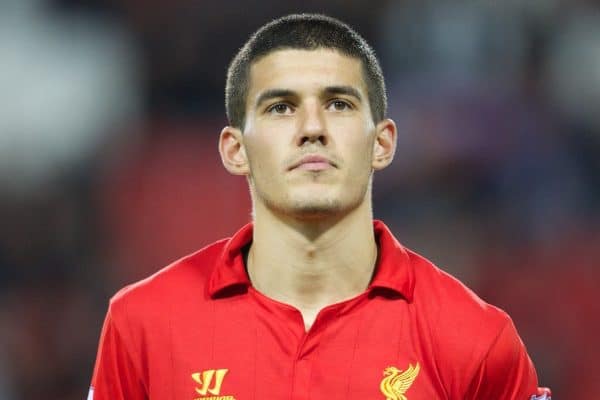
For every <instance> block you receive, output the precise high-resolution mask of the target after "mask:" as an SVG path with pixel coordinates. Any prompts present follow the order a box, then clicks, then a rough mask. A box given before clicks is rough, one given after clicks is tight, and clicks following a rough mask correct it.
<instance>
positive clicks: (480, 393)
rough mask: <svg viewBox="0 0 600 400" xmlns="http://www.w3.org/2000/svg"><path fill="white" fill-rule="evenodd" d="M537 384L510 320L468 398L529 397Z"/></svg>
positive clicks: (524, 399) (522, 399)
mask: <svg viewBox="0 0 600 400" xmlns="http://www.w3.org/2000/svg"><path fill="white" fill-rule="evenodd" d="M537 384H538V378H537V374H536V372H535V368H534V366H533V363H532V362H531V359H530V358H529V356H528V355H527V351H526V349H525V345H524V344H523V342H522V341H521V339H520V338H519V335H518V334H517V331H516V329H515V327H514V325H513V323H512V321H510V320H509V321H508V323H507V324H506V325H505V326H504V328H503V329H502V331H501V332H500V334H499V336H498V337H497V338H496V340H495V341H494V343H493V344H492V346H491V348H490V350H489V352H488V354H487V356H486V357H485V358H484V360H483V362H482V363H481V365H480V367H479V369H478V371H477V373H476V374H475V377H474V379H473V381H472V382H471V385H470V390H469V394H470V395H469V396H468V397H467V398H469V399H473V400H475V399H502V400H529V399H531V397H532V396H534V395H535V394H536V392H537Z"/></svg>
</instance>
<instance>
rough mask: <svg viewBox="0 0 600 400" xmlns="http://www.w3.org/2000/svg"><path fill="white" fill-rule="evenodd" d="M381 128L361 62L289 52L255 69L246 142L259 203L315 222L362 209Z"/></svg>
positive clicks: (330, 53)
mask: <svg viewBox="0 0 600 400" xmlns="http://www.w3.org/2000/svg"><path fill="white" fill-rule="evenodd" d="M375 131H376V127H375V124H374V123H373V120H372V117H371V111H370V108H369V102H368V96H367V87H366V85H365V82H364V79H363V74H362V68H361V62H360V60H358V59H355V58H351V57H347V56H344V55H342V54H340V53H338V52H336V51H333V50H327V49H318V50H291V49H290V50H279V51H275V52H273V53H271V54H269V55H267V56H266V57H264V58H262V59H259V60H258V61H257V62H256V63H254V64H253V65H252V66H251V69H250V85H249V91H248V97H247V100H246V124H245V126H244V129H243V135H242V141H243V147H244V149H245V154H246V157H247V160H248V167H249V182H250V186H251V190H252V194H253V198H254V201H255V202H261V203H262V204H264V205H265V206H266V207H267V208H269V209H271V210H272V211H275V212H278V213H283V214H285V215H289V216H294V217H300V218H315V217H321V216H326V215H334V214H343V213H346V212H349V211H351V210H353V209H355V208H356V207H357V206H359V205H360V204H361V203H362V202H363V201H365V199H367V196H370V190H369V188H370V181H371V175H372V171H373V166H372V159H373V148H374V147H373V146H374V140H375Z"/></svg>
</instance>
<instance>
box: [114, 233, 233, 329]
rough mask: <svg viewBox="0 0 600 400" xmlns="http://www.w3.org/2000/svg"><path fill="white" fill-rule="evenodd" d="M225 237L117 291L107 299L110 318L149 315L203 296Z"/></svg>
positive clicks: (158, 313) (205, 296)
mask: <svg viewBox="0 0 600 400" xmlns="http://www.w3.org/2000/svg"><path fill="white" fill-rule="evenodd" d="M227 241H228V239H223V240H219V241H217V242H214V243H212V244H210V245H208V246H206V247H204V248H202V249H200V250H198V251H196V252H194V253H192V254H190V255H187V256H185V257H183V258H181V259H179V260H176V261H174V262H173V263H171V264H169V265H168V266H166V267H164V268H162V269H161V270H159V271H158V272H156V273H154V274H153V275H151V276H149V277H147V278H145V279H142V280H140V281H138V282H135V283H132V284H130V285H127V286H125V287H123V288H122V289H121V290H119V291H118V292H117V293H116V294H115V295H114V296H113V297H112V298H111V300H110V305H109V310H110V313H111V315H112V316H113V318H118V317H119V316H124V315H125V314H127V315H135V316H143V317H144V318H151V317H152V316H153V315H156V316H158V315H161V314H162V313H164V312H165V311H166V309H167V308H169V309H170V308H173V307H176V306H177V303H180V304H181V303H185V302H186V300H189V299H190V298H194V299H196V300H198V301H202V300H203V299H206V298H207V293H206V286H207V284H208V281H209V279H210V276H211V273H212V271H213V269H214V268H215V266H216V265H217V263H218V262H219V261H220V257H221V254H222V252H223V248H224V247H225V245H226V244H227Z"/></svg>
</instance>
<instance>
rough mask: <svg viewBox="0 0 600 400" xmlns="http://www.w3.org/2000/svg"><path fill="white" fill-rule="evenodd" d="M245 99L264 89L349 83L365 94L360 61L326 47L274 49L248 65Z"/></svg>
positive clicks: (316, 88) (297, 88) (308, 88)
mask: <svg viewBox="0 0 600 400" xmlns="http://www.w3.org/2000/svg"><path fill="white" fill-rule="evenodd" d="M249 83H250V84H249V91H248V94H249V96H248V99H249V100H250V99H253V98H254V97H255V96H257V95H259V94H260V93H261V92H263V91H264V90H269V89H276V88H277V89H290V90H295V91H300V92H302V91H310V90H318V89H319V88H322V87H327V86H342V85H345V86H353V87H355V88H356V89H357V90H359V92H361V94H362V95H363V96H366V92H367V90H366V84H365V81H364V77H363V73H362V63H361V60H360V59H358V58H354V57H350V56H346V55H344V54H341V53H340V52H338V51H335V50H330V49H316V50H298V49H285V50H276V51H274V52H272V53H269V54H268V55H267V56H264V57H262V58H260V59H259V60H258V61H256V62H255V63H253V64H252V65H251V67H250V82H249Z"/></svg>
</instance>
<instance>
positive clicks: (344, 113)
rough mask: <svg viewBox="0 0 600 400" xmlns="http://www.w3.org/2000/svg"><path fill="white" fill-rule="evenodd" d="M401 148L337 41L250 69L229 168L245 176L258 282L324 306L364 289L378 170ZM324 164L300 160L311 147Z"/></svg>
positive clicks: (251, 265)
mask: <svg viewBox="0 0 600 400" xmlns="http://www.w3.org/2000/svg"><path fill="white" fill-rule="evenodd" d="M395 148H396V126H395V124H394V122H393V121H392V120H390V119H384V120H382V121H380V122H379V123H377V124H376V123H374V122H373V118H372V115H371V110H370V107H369V103H368V96H367V87H366V84H365V82H364V79H363V75H362V68H361V62H360V60H358V59H355V58H351V57H348V56H345V55H342V54H341V53H338V52H337V51H334V50H329V49H317V50H295V49H294V50H287V49H286V50H278V51H275V52H272V53H270V54H269V55H267V56H265V57H263V58H261V59H259V60H258V61H256V62H255V63H254V64H253V65H252V66H251V69H250V85H249V92H248V98H247V100H246V124H245V126H244V127H243V128H242V129H240V128H235V127H231V126H227V127H225V128H224V129H223V130H222V132H221V135H220V138H219V151H220V154H221V159H222V161H223V165H224V166H225V168H226V169H227V170H228V171H229V172H231V173H232V174H235V175H243V176H246V177H247V179H248V183H249V187H250V192H251V196H252V201H253V206H254V237H253V242H252V245H251V247H250V250H249V254H248V265H247V267H248V273H249V276H250V279H251V281H252V284H253V286H254V288H255V289H256V290H258V291H260V292H261V293H263V294H264V295H266V296H268V297H270V298H272V299H275V300H278V301H280V302H283V303H286V304H289V305H291V306H293V307H295V308H297V309H298V310H299V311H300V313H301V314H302V317H303V320H304V324H305V328H306V329H307V330H308V329H310V326H312V324H313V322H314V321H315V319H316V317H317V315H318V312H319V310H321V309H322V308H323V307H326V306H327V305H330V304H334V303H337V302H340V301H343V300H347V299H349V298H352V297H354V296H356V295H358V294H360V293H362V292H363V291H364V290H365V289H366V288H367V286H368V284H369V282H370V280H371V277H372V275H373V269H374V266H375V262H376V259H377V245H376V243H375V238H374V233H373V227H372V218H373V216H372V207H371V182H372V174H373V172H374V171H376V170H380V169H382V168H385V167H386V166H388V165H389V164H390V163H391V161H392V159H393V156H394V151H395ZM314 155H317V156H321V157H323V158H324V159H325V160H326V162H325V163H303V164H300V166H298V164H299V163H300V162H301V161H302V159H303V157H305V156H314Z"/></svg>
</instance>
